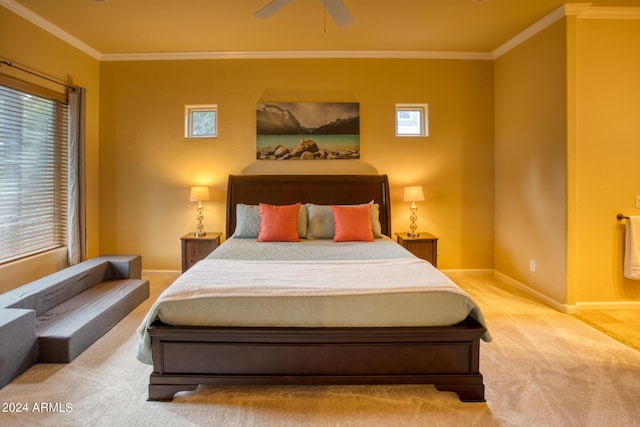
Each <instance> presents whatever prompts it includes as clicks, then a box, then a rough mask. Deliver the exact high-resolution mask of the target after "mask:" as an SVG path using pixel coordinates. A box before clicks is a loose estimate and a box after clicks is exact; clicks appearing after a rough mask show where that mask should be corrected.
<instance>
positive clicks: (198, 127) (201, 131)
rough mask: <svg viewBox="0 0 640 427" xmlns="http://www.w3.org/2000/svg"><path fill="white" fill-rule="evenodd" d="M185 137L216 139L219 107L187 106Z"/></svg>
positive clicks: (185, 109)
mask: <svg viewBox="0 0 640 427" xmlns="http://www.w3.org/2000/svg"><path fill="white" fill-rule="evenodd" d="M184 111H185V119H184V137H185V138H215V137H217V136H218V106H217V105H213V104H209V105H185V106H184Z"/></svg>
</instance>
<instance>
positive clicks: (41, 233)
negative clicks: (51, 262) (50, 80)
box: [0, 79, 68, 263]
mask: <svg viewBox="0 0 640 427" xmlns="http://www.w3.org/2000/svg"><path fill="white" fill-rule="evenodd" d="M31 86H32V85H30V84H29V83H24V82H19V84H7V80H6V79H3V80H0V263H2V262H7V261H10V260H13V259H17V258H20V257H24V256H27V255H32V254H35V253H39V252H44V251H47V250H50V249H53V248H56V247H60V246H65V245H66V222H67V220H66V217H67V212H66V211H67V179H68V177H67V170H68V164H67V157H68V155H67V151H68V150H67V147H68V131H67V126H68V123H67V121H68V109H67V105H66V101H65V99H66V97H65V98H62V97H63V95H61V94H58V93H55V95H54V96H50V97H49V96H46V94H47V90H39V89H38V88H37V87H34V88H32V87H31ZM32 89H33V90H32ZM43 95H44V96H43ZM61 98H62V99H61Z"/></svg>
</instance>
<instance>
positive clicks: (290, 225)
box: [258, 203, 301, 242]
mask: <svg viewBox="0 0 640 427" xmlns="http://www.w3.org/2000/svg"><path fill="white" fill-rule="evenodd" d="M300 206H301V205H300V203H296V204H294V205H282V206H276V205H268V204H266V203H260V205H259V207H260V233H259V234H258V242H299V241H300V238H299V235H298V214H299V213H300Z"/></svg>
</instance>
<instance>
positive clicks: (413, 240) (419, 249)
mask: <svg viewBox="0 0 640 427" xmlns="http://www.w3.org/2000/svg"><path fill="white" fill-rule="evenodd" d="M396 237H397V239H398V243H399V244H401V245H402V246H403V247H404V248H405V249H407V250H408V251H409V252H411V253H412V254H414V255H415V256H417V257H418V258H422V259H424V260H426V261H429V262H430V263H431V264H433V266H434V267H437V266H438V238H437V237H436V236H434V235H432V234H429V233H420V235H419V236H417V237H410V236H409V235H408V234H407V233H396Z"/></svg>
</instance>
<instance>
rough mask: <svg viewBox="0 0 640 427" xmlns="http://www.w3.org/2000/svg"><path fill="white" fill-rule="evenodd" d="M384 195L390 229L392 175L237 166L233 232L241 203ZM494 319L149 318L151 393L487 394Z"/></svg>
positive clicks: (230, 215) (230, 218)
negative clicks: (283, 321) (431, 322)
mask: <svg viewBox="0 0 640 427" xmlns="http://www.w3.org/2000/svg"><path fill="white" fill-rule="evenodd" d="M371 200H374V201H375V202H376V203H379V204H380V222H381V225H382V232H383V234H386V235H390V231H391V227H390V223H391V217H390V200H389V182H388V179H387V176H386V175H253V176H233V175H232V176H230V177H229V186H228V193H227V202H228V203H227V228H226V233H227V236H230V235H232V234H233V231H234V230H235V223H236V222H235V221H236V219H235V206H236V204H237V203H246V204H258V203H260V202H263V203H270V204H290V203H295V202H303V203H316V204H359V203H367V202H369V201H371ZM484 333H485V328H484V327H483V326H481V325H480V324H479V323H478V322H476V321H475V320H474V319H472V318H470V317H468V318H467V319H466V320H465V321H463V322H461V323H459V324H457V325H454V326H447V327H401V328H399V327H389V328H379V327H377V328H372V327H367V328H295V327H286V328H283V327H277V328H273V327H268V328H255V327H194V326H168V325H164V324H162V323H160V322H156V323H154V324H153V325H152V326H151V327H150V328H149V334H150V336H151V347H152V358H153V372H152V373H151V376H150V380H149V400H155V401H170V400H172V399H173V396H174V394H175V393H176V392H179V391H189V390H195V389H196V388H197V387H198V385H199V384H305V385H306V384H309V385H311V384H315V385H319V384H434V385H435V387H436V388H437V389H438V390H441V391H453V392H456V393H458V395H459V397H460V399H461V400H462V401H472V402H482V401H484V383H483V378H482V375H481V374H480V371H479V364H480V339H481V337H482V335H483V334H484Z"/></svg>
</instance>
